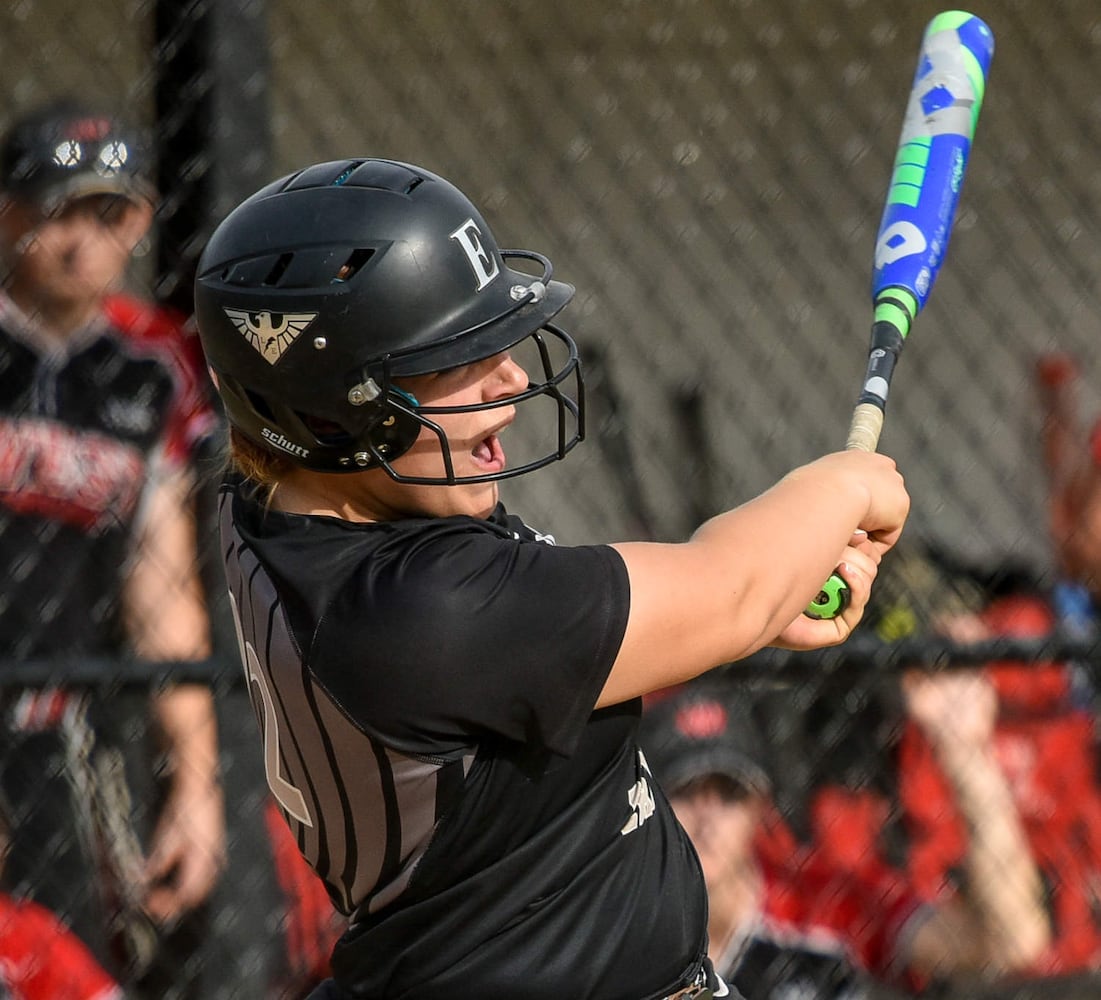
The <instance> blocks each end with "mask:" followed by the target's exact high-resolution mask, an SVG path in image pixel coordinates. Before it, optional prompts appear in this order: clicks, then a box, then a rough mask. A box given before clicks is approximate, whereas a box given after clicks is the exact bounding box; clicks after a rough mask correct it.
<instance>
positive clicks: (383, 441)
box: [369, 390, 424, 461]
mask: <svg viewBox="0 0 1101 1000" xmlns="http://www.w3.org/2000/svg"><path fill="white" fill-rule="evenodd" d="M398 391H400V390H398ZM401 395H402V396H403V397H405V400H408V399H410V398H411V397H409V396H408V394H407V393H404V392H403V393H401ZM403 401H404V400H403ZM414 403H415V400H414ZM422 426H424V425H423V424H422V423H421V422H420V421H419V420H418V419H417V418H416V417H414V416H412V415H411V414H409V413H406V412H405V411H404V410H401V409H398V408H397V407H396V406H393V405H391V404H390V402H389V400H387V402H386V403H384V404H383V408H382V417H381V419H380V420H378V421H377V422H376V423H374V424H373V425H372V427H371V431H370V436H369V440H370V442H371V444H372V445H373V446H374V448H375V450H376V451H378V453H379V454H380V455H382V456H384V457H385V458H386V460H387V461H393V460H394V459H395V458H399V457H400V456H402V455H404V454H405V453H406V452H407V451H408V450H409V449H410V448H412V447H413V442H414V441H416V440H417V438H418V437H419V436H420V432H421V427H422Z"/></svg>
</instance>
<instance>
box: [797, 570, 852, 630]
mask: <svg viewBox="0 0 1101 1000" xmlns="http://www.w3.org/2000/svg"><path fill="white" fill-rule="evenodd" d="M851 597H852V591H850V590H849V585H848V584H847V583H846V582H845V578H844V577H843V576H841V574H840V573H833V574H831V575H830V578H829V579H828V580H827V581H826V582H825V584H823V586H822V589H821V590H820V591H818V596H817V597H815V598H814V600H813V601H811V602H810V604H808V605H807V607H806V610H805V611H804V612H803V614H805V615H806V616H807V617H808V618H816V619H819V620H821V619H825V618H836V617H837V616H838V615H839V614H841V612H843V611H844V610H845V609H846V608H847V607H848V606H849V600H850V599H851Z"/></svg>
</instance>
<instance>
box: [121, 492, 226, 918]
mask: <svg viewBox="0 0 1101 1000" xmlns="http://www.w3.org/2000/svg"><path fill="white" fill-rule="evenodd" d="M190 487H191V477H190V475H189V474H187V473H186V472H184V471H182V470H175V471H171V472H167V473H166V474H164V475H160V476H157V475H155V476H154V477H153V479H152V480H151V482H150V485H149V487H148V491H147V496H146V498H145V502H144V510H143V513H142V517H141V518H140V526H139V530H138V532H137V535H136V538H135V550H134V558H133V560H132V564H131V566H130V570H129V574H128V578H127V582H126V587H125V591H124V616H125V624H126V628H127V632H128V636H129V639H130V643H131V645H132V648H133V650H134V652H135V654H136V655H137V656H138V657H140V658H142V659H145V660H149V661H151V662H157V661H160V662H163V661H186V660H201V659H204V658H205V657H207V656H209V655H210V627H209V620H208V616H207V612H206V606H205V602H204V599H203V590H202V585H201V581H200V579H199V573H198V558H197V552H198V550H197V544H196V526H195V517H194V509H193V504H192V502H191V491H190ZM152 709H153V714H154V720H155V724H156V725H157V726H158V727H159V730H160V733H161V734H162V737H163V740H164V743H165V747H166V750H167V756H168V765H169V768H170V782H171V785H170V789H171V790H170V793H169V797H168V801H167V803H166V805H165V807H164V809H163V810H162V812H161V815H160V817H159V819H158V823H157V827H156V830H155V832H154V835H153V839H152V842H151V844H150V850H149V857H148V859H147V863H146V875H147V881H148V895H147V902H146V906H147V909H148V910H149V913H150V915H151V916H152V917H153V918H154V919H157V920H162V921H166V920H171V919H173V918H175V917H177V916H179V915H180V914H181V913H182V912H183V911H185V910H188V909H190V908H192V907H194V906H196V905H198V904H199V903H201V902H202V901H203V900H204V899H205V898H206V897H207V895H208V894H209V893H210V891H211V889H212V888H213V887H214V884H215V882H216V881H217V878H218V876H219V873H220V871H221V869H222V866H223V862H224V856H225V826H224V804H223V799H222V790H221V786H220V783H219V774H218V737H217V725H216V721H215V714H214V703H213V697H212V695H211V692H210V689H209V688H208V687H207V686H206V685H202V684H188V683H183V684H174V685H171V686H169V687H166V688H164V689H163V690H161V691H159V692H157V693H155V694H154V696H153V705H152Z"/></svg>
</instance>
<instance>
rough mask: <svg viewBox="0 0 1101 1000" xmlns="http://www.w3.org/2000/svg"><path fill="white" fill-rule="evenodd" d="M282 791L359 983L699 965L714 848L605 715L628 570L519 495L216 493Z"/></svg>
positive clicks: (606, 994)
mask: <svg viewBox="0 0 1101 1000" xmlns="http://www.w3.org/2000/svg"><path fill="white" fill-rule="evenodd" d="M221 516H222V537H223V550H224V553H225V558H226V573H227V581H228V585H229V590H230V594H231V597H232V603H233V606H234V611H235V614H236V616H237V619H238V623H239V629H240V639H241V653H242V659H243V662H244V664H245V670H246V673H247V677H248V681H249V689H250V693H251V697H252V700H253V705H254V707H255V708H256V712H257V716H258V718H259V720H260V723H261V729H262V734H263V742H264V756H265V763H266V768H267V774H268V781H269V785H270V787H271V790H272V792H273V794H274V795H275V798H276V799H277V801H278V802H279V803H280V806H281V807H282V810H283V814H284V816H285V818H286V819H287V822H288V823H289V824H290V826H291V829H292V831H293V832H294V833H295V835H296V837H297V838H298V843H299V847H300V849H301V850H302V852H303V854H304V855H305V857H306V859H307V860H308V861H309V862H310V864H311V865H312V866H313V867H314V868H315V870H316V871H317V872H318V874H319V875H320V877H321V878H322V880H323V881H324V882H325V884H326V886H327V887H328V890H329V892H330V895H331V896H332V898H333V900H334V902H335V903H336V905H337V906H338V907H339V908H340V909H341V910H342V911H343V912H345V913H348V914H350V915H351V917H352V921H351V928H350V930H349V932H348V933H347V934H346V935H345V936H344V938H343V939H342V941H341V942H340V943H339V944H338V945H337V948H336V950H335V952H334V956H333V969H334V975H335V977H336V979H337V982H338V983H339V984H340V986H341V987H342V988H343V989H344V990H345V991H346V992H347V993H348V994H349V995H350V996H355V997H364V998H380V1000H381V998H383V997H386V998H391V997H403V998H409V1000H412V998H416V1000H433V998H436V997H440V998H443V997H447V998H449V1000H456V998H462V997H466V996H470V997H475V996H477V997H502V998H504V997H509V998H512V1000H543V998H548V1000H549V998H552V997H553V998H555V1000H561V998H562V997H567V996H568V997H570V998H571V1000H585V998H587V997H592V998H600V1000H617V998H620V997H622V998H624V1000H627V998H630V1000H643V998H645V997H650V996H663V995H665V994H666V993H669V992H672V990H673V989H675V988H677V987H679V986H680V985H683V984H684V983H685V982H686V981H687V977H690V976H691V975H692V974H694V973H695V971H696V970H698V969H699V968H700V966H701V964H702V963H703V962H704V955H705V952H706V923H707V915H706V898H705V892H704V885H703V880H702V875H701V872H700V868H699V863H698V861H697V859H696V856H695V852H694V850H693V849H692V847H691V845H690V843H689V841H688V839H687V837H686V835H685V834H684V832H683V830H681V828H680V826H679V824H677V822H676V819H675V818H674V816H673V813H672V810H671V809H670V807H669V805H668V803H667V802H666V800H665V799H664V797H663V796H662V793H661V792H660V790H659V789H658V788H657V787H656V785H655V784H654V783H653V782H652V780H651V779H650V776H649V771H648V769H647V767H646V765H645V761H644V758H643V757H642V755H641V753H640V751H639V750H638V746H637V740H636V731H637V728H638V718H639V713H640V703H639V702H637V701H635V702H629V703H625V704H622V705H616V706H612V707H610V708H606V709H603V710H600V711H597V712H593V710H592V706H593V705H594V704H595V702H596V698H597V695H598V694H599V692H600V689H601V688H602V686H603V684H604V682H605V680H606V678H607V675H608V672H609V670H610V669H611V665H612V663H613V661H614V659H615V656H616V654H617V652H618V649H619V644H620V642H621V640H622V636H623V632H624V629H625V627H626V619H627V610H628V606H629V589H628V581H627V575H626V568H625V566H624V565H623V562H622V560H621V559H620V557H619V555H618V553H616V552H615V551H614V550H613V549H611V548H610V547H608V546H578V547H563V546H556V545H553V544H548V543H549V542H552V541H553V540H551V539H548V538H546V537H544V536H540V535H538V534H537V533H535V532H533V531H532V530H531V529H529V528H528V527H527V526H526V525H524V524H523V522H521V521H520V520H519V519H518V518H516V517H514V516H511V515H508V514H507V513H506V512H505V511H504V509H503V508H502V507H498V509H497V510H496V511H495V512H494V514H493V515H492V516H491V517H490V518H488V519H484V520H482V519H473V518H468V517H451V518H422V519H409V520H404V521H399V522H383V523H376V524H359V523H352V522H347V521H343V520H339V519H336V518H330V517H319V516H303V515H293V514H285V513H282V512H278V511H268V510H265V509H263V507H262V506H261V505H259V504H258V503H257V502H255V500H253V499H251V497H250V490H249V489H248V488H247V486H245V485H241V484H234V483H229V484H227V486H226V487H225V489H224V490H223V493H222V501H221Z"/></svg>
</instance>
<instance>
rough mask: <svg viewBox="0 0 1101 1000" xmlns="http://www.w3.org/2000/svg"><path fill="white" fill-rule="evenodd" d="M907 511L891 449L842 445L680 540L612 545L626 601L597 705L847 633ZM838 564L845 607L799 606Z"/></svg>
mask: <svg viewBox="0 0 1101 1000" xmlns="http://www.w3.org/2000/svg"><path fill="white" fill-rule="evenodd" d="M908 511H909V497H908V495H907V493H906V489H905V486H904V484H903V481H902V477H901V475H900V474H899V473H898V471H897V469H896V468H895V464H894V462H893V461H892V460H891V459H890V458H887V457H886V456H883V455H878V454H868V453H864V452H857V451H845V452H838V453H835V454H832V455H827V456H825V457H824V458H822V459H819V460H818V461H816V462H812V463H810V464H809V465H805V466H802V467H801V468H799V469H796V470H795V471H793V472H792V473H790V474H789V475H787V476H786V477H784V479H782V480H781V481H780V482H779V483H777V484H776V485H775V486H774V487H772V488H771V489H770V490H768V491H767V492H765V493H763V494H761V495H760V496H759V497H757V498H755V499H753V500H751V501H749V502H748V503H746V504H743V505H742V506H740V507H737V508H735V509H734V510H731V511H727V512H726V513H723V514H720V515H718V516H717V517H714V518H711V519H710V520H709V521H707V522H706V523H705V524H703V525H702V526H701V527H700V528H699V529H698V530H697V531H696V532H695V533H694V534H693V535H692V537H691V538H690V539H689V540H688V541H687V542H683V543H678V544H655V543H641V542H632V543H623V544H617V545H616V546H615V548H616V550H617V551H618V552H619V553H620V555H621V556H622V558H623V560H624V562H625V564H626V566H627V573H628V577H629V580H630V591H631V607H630V614H629V617H628V621H627V628H626V632H625V634H624V637H623V641H622V643H621V645H620V649H619V654H618V656H617V657H616V660H615V663H614V665H613V667H612V670H611V673H610V675H609V677H608V680H607V682H606V683H605V685H604V689H603V691H602V692H601V694H600V697H599V699H598V701H597V707H602V706H604V705H611V704H616V703H618V702H621V701H626V700H628V699H630V698H634V697H636V696H638V695H641V694H646V693H648V692H650V691H654V690H657V689H659V688H662V687H667V686H669V685H671V684H677V683H681V682H683V681H686V680H689V679H691V678H692V677H695V676H698V675H699V674H701V673H703V672H704V671H706V670H709V669H711V668H712V667H715V666H717V665H719V664H721V663H728V662H731V661H733V660H738V659H741V658H743V657H745V656H748V655H750V654H751V653H754V652H756V651H757V650H758V649H761V648H762V647H764V646H767V645H784V646H788V647H792V648H803V649H808V648H814V647H817V646H826V645H832V644H835V643H838V642H841V641H843V640H844V639H845V638H847V636H848V635H849V633H850V632H851V631H852V629H853V627H854V626H855V625H856V624H857V622H858V621H859V620H860V618H861V616H862V614H863V611H864V605H865V604H866V603H867V600H868V597H869V595H870V592H871V584H872V580H873V579H874V577H875V574H876V570H877V567H878V564H879V560H880V559H881V558H882V556H883V554H884V553H885V552H887V551H888V550H889V549H890V548H891V547H892V546H893V545H894V543H895V541H896V540H897V539H898V536H899V534H900V532H901V530H902V525H903V523H904V522H905V520H906V515H907V513H908ZM860 532H863V533H866V536H865V535H862V534H859V533H860ZM838 566H843V571H844V575H845V576H846V578H847V580H848V582H849V584H850V587H851V590H852V600H851V603H850V605H849V607H848V609H847V610H846V611H845V612H844V613H843V614H842V615H840V616H838V617H837V618H835V619H832V620H827V621H813V620H811V619H809V618H807V617H806V616H804V615H803V614H802V611H803V609H804V608H805V607H806V606H807V604H808V603H809V602H810V600H811V599H812V598H813V597H814V595H815V594H816V593H817V592H818V590H819V589H820V588H821V586H822V583H823V581H825V580H826V578H827V577H828V576H829V575H830V573H832V572H833V571H834V570H835V569H836V568H837V567H838Z"/></svg>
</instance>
